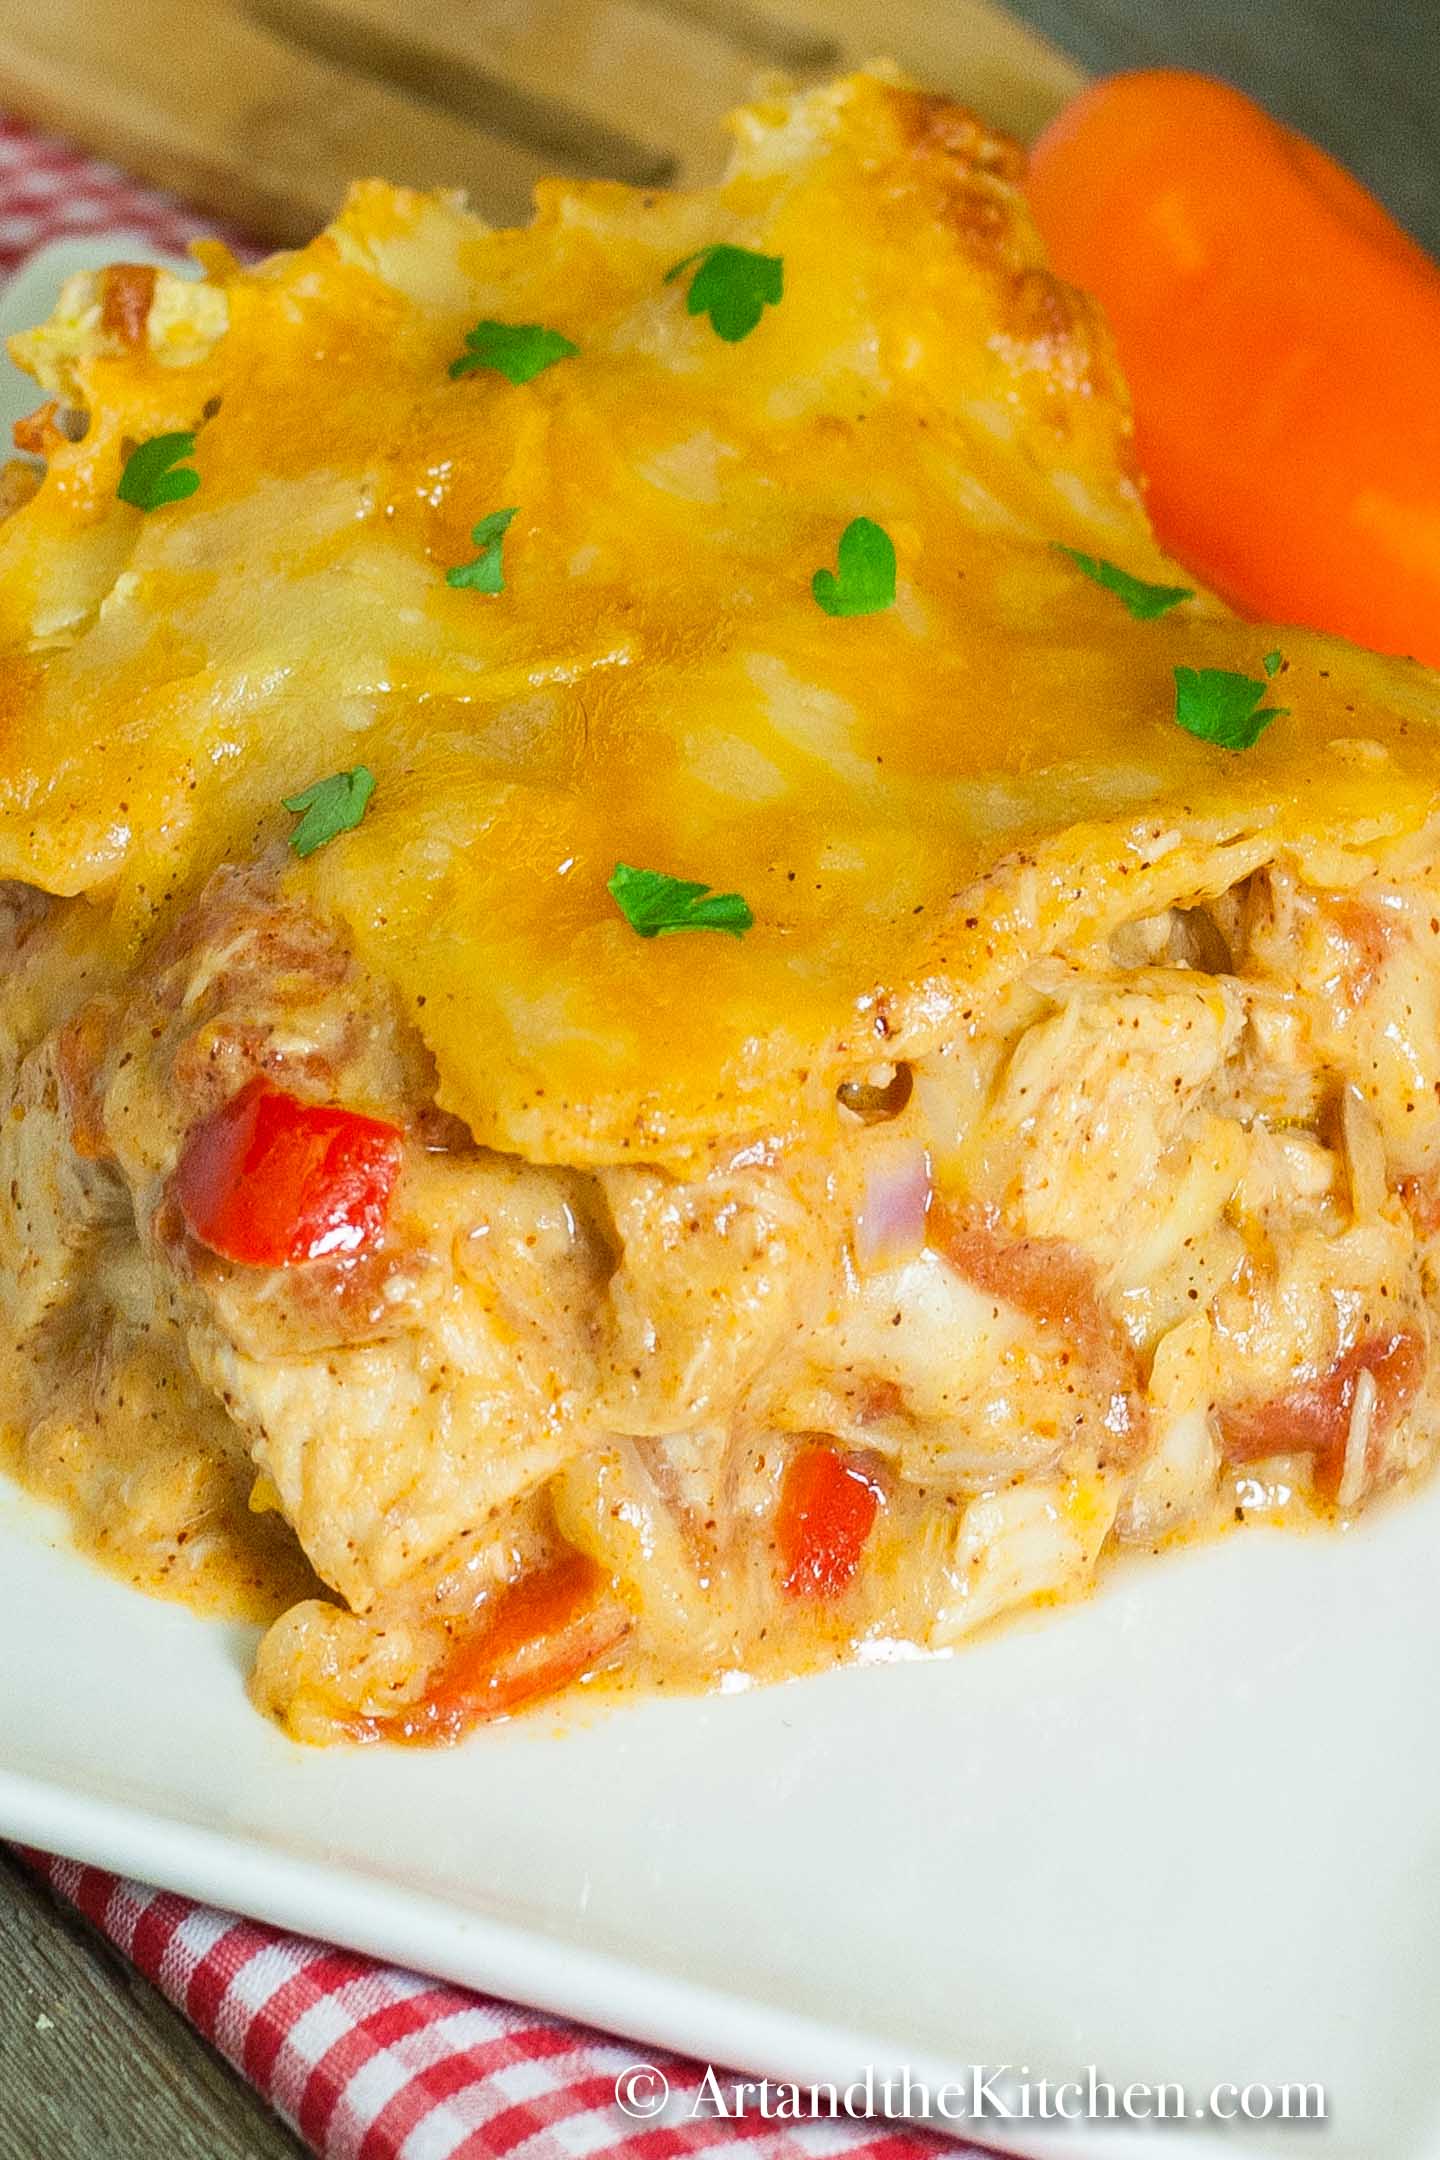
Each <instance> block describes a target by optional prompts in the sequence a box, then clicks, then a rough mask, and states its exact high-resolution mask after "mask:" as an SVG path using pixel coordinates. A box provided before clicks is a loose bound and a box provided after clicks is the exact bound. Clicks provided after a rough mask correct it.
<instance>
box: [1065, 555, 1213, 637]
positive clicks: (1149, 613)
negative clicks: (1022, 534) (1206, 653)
mask: <svg viewBox="0 0 1440 2160" xmlns="http://www.w3.org/2000/svg"><path fill="white" fill-rule="evenodd" d="M1051 546H1052V547H1053V548H1054V550H1055V552H1056V554H1057V555H1068V556H1069V558H1070V560H1071V562H1072V563H1074V565H1075V567H1076V569H1077V570H1083V571H1084V573H1085V575H1086V577H1088V578H1090V579H1092V580H1093V582H1094V583H1095V584H1096V585H1103V586H1104V588H1105V590H1106V592H1111V593H1114V595H1115V597H1116V599H1117V600H1123V601H1124V603H1125V605H1126V607H1127V608H1129V610H1130V613H1131V614H1132V615H1133V616H1134V617H1135V620H1136V621H1137V622H1153V621H1154V620H1155V618H1156V616H1157V615H1164V614H1167V613H1168V612H1169V610H1170V609H1171V608H1172V607H1179V605H1180V602H1181V601H1182V600H1193V599H1194V597H1195V594H1194V592H1193V590H1192V589H1191V587H1190V586H1188V585H1151V584H1149V583H1147V581H1146V580H1145V579H1144V578H1138V577H1132V576H1131V575H1130V572H1129V571H1128V570H1122V569H1121V568H1120V566H1119V564H1118V563H1113V562H1106V560H1105V558H1104V556H1103V555H1082V554H1081V552H1080V550H1079V548H1072V547H1066V546H1065V545H1064V544H1063V542H1061V541H1059V540H1054V541H1052V542H1051Z"/></svg>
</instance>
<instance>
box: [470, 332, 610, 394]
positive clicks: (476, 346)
mask: <svg viewBox="0 0 1440 2160" xmlns="http://www.w3.org/2000/svg"><path fill="white" fill-rule="evenodd" d="M579 350H580V348H579V346H578V345H572V344H571V342H570V340H569V338H568V337H562V336H561V334H560V332H559V331H558V330H547V329H546V328H545V326H544V324H543V323H533V322H531V323H503V322H489V321H486V322H478V323H476V325H475V327H474V329H473V330H467V331H466V333H465V350H464V352H463V353H461V355H460V357H459V359H458V360H452V361H451V363H450V373H451V375H452V376H459V375H472V374H474V373H475V371H476V370H477V369H478V368H493V369H494V370H495V373H496V374H497V375H503V376H504V377H505V380H506V381H507V382H512V383H527V382H533V381H534V380H535V377H536V376H537V375H543V374H544V372H545V370H546V368H548V367H554V365H555V362H556V361H557V360H569V359H571V358H573V356H574V355H575V354H576V353H578V352H579Z"/></svg>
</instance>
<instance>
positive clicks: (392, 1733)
mask: <svg viewBox="0 0 1440 2160" xmlns="http://www.w3.org/2000/svg"><path fill="white" fill-rule="evenodd" d="M631 1626H632V1621H631V1617H630V1613H629V1611H628V1610H627V1608H626V1607H625V1606H624V1605H623V1604H622V1603H621V1601H620V1599H619V1598H618V1597H617V1596H616V1594H615V1592H614V1590H613V1589H612V1588H611V1584H610V1578H609V1576H608V1575H607V1574H606V1573H605V1571H604V1570H603V1568H601V1567H600V1566H598V1565H597V1563H596V1562H595V1561H594V1560H592V1559H590V1558H589V1556H588V1555H587V1554H585V1553H580V1552H574V1551H565V1552H561V1553H559V1554H557V1555H556V1557H555V1558H554V1559H552V1560H548V1561H546V1562H544V1563H543V1565H541V1566H540V1567H537V1568H532V1569H531V1570H530V1571H529V1572H528V1573H526V1574H524V1575H520V1576H517V1578H516V1580H515V1581H514V1582H512V1583H507V1584H506V1585H505V1586H504V1588H503V1589H501V1590H497V1591H496V1592H495V1594H494V1596H493V1597H491V1598H489V1599H487V1601H486V1604H485V1609H484V1613H483V1616H482V1618H481V1621H480V1624H479V1627H478V1628H477V1629H476V1631H475V1633H474V1634H473V1635H471V1636H470V1637H469V1638H468V1639H466V1640H464V1641H462V1642H461V1643H460V1644H459V1645H458V1647H457V1648H456V1649H455V1650H453V1651H452V1652H451V1654H450V1656H449V1658H448V1659H447V1660H446V1662H445V1664H444V1665H443V1666H442V1667H441V1669H440V1672H439V1674H438V1675H437V1676H436V1678H435V1679H434V1680H433V1681H432V1683H431V1686H430V1690H429V1693H428V1694H426V1695H425V1696H424V1697H423V1698H422V1699H421V1701H419V1702H418V1703H415V1704H413V1705H412V1706H411V1707H410V1708H408V1709H405V1710H397V1711H394V1712H392V1713H391V1714H390V1715H388V1716H381V1717H372V1718H367V1719H365V1720H363V1722H362V1723H361V1724H360V1725H359V1726H357V1727H355V1728H352V1737H353V1738H356V1739H361V1740H377V1739H379V1740H389V1741H392V1742H398V1743H400V1744H401V1745H402V1746H405V1745H408V1746H410V1747H434V1746H437V1745H438V1746H445V1745H448V1744H450V1743H452V1742H454V1741H456V1740H462V1739H463V1738H464V1737H465V1734H466V1733H467V1732H469V1731H470V1730H471V1729H472V1728H473V1727H474V1726H476V1725H483V1724H485V1723H486V1722H488V1720H490V1719H491V1718H500V1717H509V1716H510V1715H511V1714H512V1713H513V1712H514V1711H516V1710H522V1709H524V1707H525V1706H526V1704H527V1703H532V1702H537V1701H539V1700H540V1699H541V1698H542V1697H543V1696H546V1695H556V1694H558V1693H559V1692H560V1690H561V1689H562V1688H566V1687H569V1686H570V1684H571V1682H572V1681H575V1680H578V1679H580V1678H581V1677H582V1676H583V1675H584V1674H586V1673H588V1672H593V1671H594V1670H595V1669H596V1667H597V1666H601V1665H604V1664H605V1663H607V1662H608V1660H609V1659H610V1658H612V1657H613V1656H614V1654H615V1652H616V1651H617V1650H618V1649H619V1647H620V1645H621V1644H622V1643H623V1642H624V1641H625V1638H626V1636H627V1635H628V1634H629V1633H630V1630H631Z"/></svg>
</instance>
